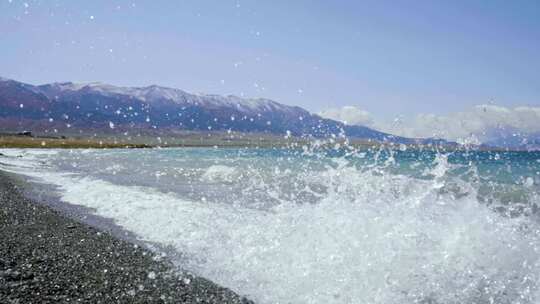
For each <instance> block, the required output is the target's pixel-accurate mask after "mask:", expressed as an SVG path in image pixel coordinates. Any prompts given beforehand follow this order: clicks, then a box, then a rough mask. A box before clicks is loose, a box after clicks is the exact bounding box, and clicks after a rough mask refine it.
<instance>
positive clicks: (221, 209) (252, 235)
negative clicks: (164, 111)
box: [2, 148, 540, 303]
mask: <svg viewBox="0 0 540 304" xmlns="http://www.w3.org/2000/svg"><path fill="white" fill-rule="evenodd" d="M2 153H4V154H8V155H9V154H11V155H13V154H22V155H23V157H22V158H15V157H7V158H5V159H2V162H3V163H8V164H11V166H6V165H3V166H2V168H3V169H6V170H12V171H16V172H20V173H24V174H27V175H31V176H34V177H38V178H39V179H41V180H42V181H45V182H47V183H53V184H56V185H59V187H60V192H61V194H62V199H63V200H65V201H66V202H69V203H72V204H80V205H84V206H88V207H91V208H94V209H95V212H96V213H97V214H98V215H101V216H103V217H108V218H112V219H114V220H115V221H116V223H118V224H119V225H121V226H123V227H124V228H126V229H128V230H130V231H132V232H134V233H135V234H136V235H137V236H138V237H140V238H141V239H143V240H147V241H151V242H157V243H160V244H163V245H166V246H171V247H172V248H175V249H176V250H177V251H178V252H180V253H182V258H180V259H178V260H177V261H176V263H177V264H178V265H179V266H181V267H183V268H187V269H189V270H190V271H193V272H194V273H196V274H199V275H202V276H205V277H207V278H209V279H211V280H214V281H215V282H217V283H219V284H221V285H224V286H226V287H230V288H232V289H233V290H235V291H237V292H239V293H241V294H244V295H247V296H248V297H250V298H252V299H254V300H256V301H257V302H260V303H538V301H540V291H539V289H538V288H539V287H540V286H539V284H540V254H539V252H538V251H539V246H540V239H539V237H540V230H539V229H540V226H539V225H538V216H537V213H536V210H537V204H538V203H539V202H540V201H539V199H538V198H539V192H540V189H539V186H538V185H539V177H540V176H539V174H540V173H539V172H540V162H539V161H538V159H540V155H539V154H538V153H536V154H535V153H521V152H506V153H495V152H493V153H488V152H455V153H450V154H445V155H443V154H437V153H434V152H429V151H415V150H406V151H386V150H383V149H381V150H375V151H354V150H346V149H337V150H315V151H313V150H309V149H308V150H307V151H291V150H275V149H268V150H262V149H202V148H201V149H199V148H197V149H163V150H115V151H106V150H87V151H71V152H69V151H52V152H51V153H46V154H43V153H36V151H33V150H24V151H14V150H6V151H2Z"/></svg>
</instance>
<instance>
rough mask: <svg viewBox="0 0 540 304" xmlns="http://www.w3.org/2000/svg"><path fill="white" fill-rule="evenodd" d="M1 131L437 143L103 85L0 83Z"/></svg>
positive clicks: (226, 99) (273, 106) (259, 104)
mask: <svg viewBox="0 0 540 304" xmlns="http://www.w3.org/2000/svg"><path fill="white" fill-rule="evenodd" d="M0 126H3V129H11V130H13V129H16V130H19V131H20V130H29V131H34V132H35V131H43V130H45V129H52V128H55V129H64V128H74V129H92V130H96V129H98V130H99V129H104V128H106V129H107V131H109V132H110V131H111V130H109V129H117V130H125V129H127V128H137V129H157V130H163V132H166V131H167V130H190V131H206V132H208V131H229V130H231V131H238V132H258V133H270V134H288V135H291V136H304V137H305V136H308V137H315V138H322V137H329V136H336V135H340V134H344V135H346V136H348V137H350V138H357V139H364V140H374V141H391V142H396V143H435V142H441V141H440V140H435V139H409V138H404V137H399V136H394V135H391V134H387V133H383V132H379V131H376V130H373V129H370V128H368V127H365V126H357V125H346V124H344V123H342V122H339V121H336V120H332V119H326V118H322V117H320V116H319V115H316V114H312V113H310V112H309V111H307V110H305V109H303V108H300V107H297V106H289V105H284V104H281V103H278V102H276V101H273V100H269V99H264V98H257V99H252V98H241V97H238V96H233V95H228V96H221V95H210V94H192V93H188V92H185V91H182V90H179V89H173V88H167V87H162V86H157V85H151V86H146V87H119V86H113V85H109V84H103V83H72V82H63V83H51V84H44V85H31V84H27V83H22V82H19V81H15V80H11V79H5V78H0Z"/></svg>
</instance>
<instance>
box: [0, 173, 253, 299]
mask: <svg viewBox="0 0 540 304" xmlns="http://www.w3.org/2000/svg"><path fill="white" fill-rule="evenodd" d="M20 185H21V184H20V182H19V181H18V180H16V179H13V177H11V176H10V175H8V174H6V173H4V172H0V303H2V304H4V303H6V304H7V303H252V302H251V301H249V300H247V299H245V298H242V297H240V296H238V295H236V294H235V293H233V292H232V291H230V290H228V289H226V288H222V287H219V286H217V285H216V284H214V283H212V282H210V281H208V280H206V279H203V278H198V277H193V276H191V275H187V274H182V275H179V274H178V272H177V271H174V267H173V266H172V264H171V263H169V262H168V261H167V260H164V259H160V258H159V256H158V255H156V254H154V253H153V252H151V251H149V250H147V249H145V248H143V247H142V246H139V245H136V244H134V243H131V242H128V241H125V240H121V239H119V238H117V237H114V236H113V235H111V234H110V233H108V232H104V231H100V230H98V229H96V228H93V227H91V226H88V225H86V224H83V223H80V222H79V221H75V220H73V219H71V218H69V217H67V216H66V215H65V214H63V213H62V212H60V211H57V210H54V209H52V208H50V207H48V206H46V205H44V204H41V203H38V202H36V201H35V200H33V199H29V198H27V197H25V196H24V195H23V194H22V191H21V186H20Z"/></svg>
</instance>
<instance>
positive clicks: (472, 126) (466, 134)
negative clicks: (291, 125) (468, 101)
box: [321, 105, 540, 143]
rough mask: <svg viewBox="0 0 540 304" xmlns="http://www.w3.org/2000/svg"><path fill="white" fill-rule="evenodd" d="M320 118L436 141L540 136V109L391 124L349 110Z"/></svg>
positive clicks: (482, 109) (485, 108)
mask: <svg viewBox="0 0 540 304" xmlns="http://www.w3.org/2000/svg"><path fill="white" fill-rule="evenodd" d="M321 115H322V116H324V117H328V118H333V119H338V120H341V121H344V120H347V121H348V122H349V123H350V124H359V125H365V126H369V127H372V128H375V129H378V130H381V131H384V132H388V133H391V134H395V135H401V136H406V137H419V138H425V137H438V138H445V139H448V140H453V141H458V142H471V141H472V142H474V143H480V142H486V141H488V140H490V139H492V138H491V137H493V136H494V133H497V132H500V131H501V130H505V131H508V132H517V133H520V134H522V135H523V134H525V135H526V134H538V133H540V107H516V108H507V107H502V106H496V105H478V106H474V107H472V108H471V109H468V110H466V111H462V112H455V113H449V114H446V115H435V114H419V115H417V116H415V117H413V118H401V119H396V120H395V121H393V122H387V121H380V120H376V119H374V118H373V117H372V116H371V115H369V113H368V112H366V111H363V110H360V109H358V108H355V107H350V106H349V107H343V108H342V109H333V110H329V111H324V112H321ZM494 131H497V132H494Z"/></svg>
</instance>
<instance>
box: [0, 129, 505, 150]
mask: <svg viewBox="0 0 540 304" xmlns="http://www.w3.org/2000/svg"><path fill="white" fill-rule="evenodd" d="M315 142H317V141H316V140H314V139H308V138H298V137H289V138H286V137H282V136H276V135H269V134H245V133H234V134H232V135H231V134H227V133H203V132H186V133H182V134H173V135H165V136H164V135H161V136H160V135H154V134H144V135H137V136H121V135H118V134H99V135H98V134H89V133H86V134H66V135H58V136H50V135H48V134H26V135H24V134H20V133H19V134H17V133H1V132H0V148H66V149H89V148H98V149H99V148H102V149H122V148H157V147H161V148H167V147H236V148H242V147H251V148H273V147H276V148H280V147H285V148H301V147H303V146H306V145H307V146H310V145H313V144H314V143H315ZM319 144H320V145H321V146H327V147H331V146H336V145H339V146H343V145H344V140H343V139H336V140H334V141H325V140H321V141H320V142H319ZM347 146H350V147H354V148H357V149H381V148H383V149H386V148H388V149H403V148H404V147H405V148H406V149H414V150H437V151H442V152H451V151H464V150H477V151H511V150H512V149H506V148H495V147H486V146H477V147H465V146H460V145H455V144H453V145H437V146H432V145H420V144H409V145H400V144H393V143H382V142H377V141H368V140H359V139H351V140H350V141H348V142H347ZM512 151H516V150H512Z"/></svg>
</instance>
